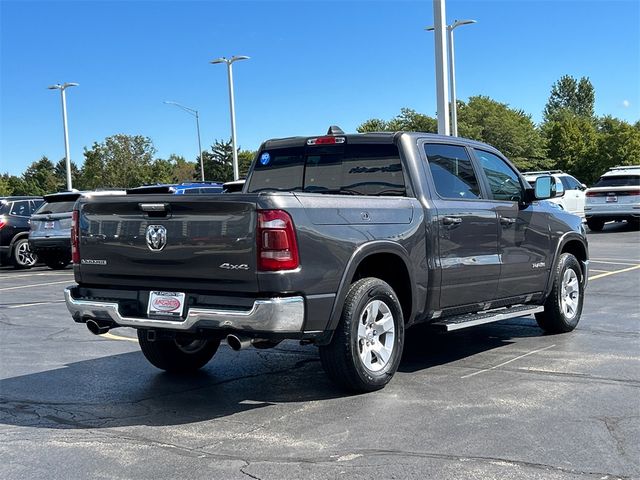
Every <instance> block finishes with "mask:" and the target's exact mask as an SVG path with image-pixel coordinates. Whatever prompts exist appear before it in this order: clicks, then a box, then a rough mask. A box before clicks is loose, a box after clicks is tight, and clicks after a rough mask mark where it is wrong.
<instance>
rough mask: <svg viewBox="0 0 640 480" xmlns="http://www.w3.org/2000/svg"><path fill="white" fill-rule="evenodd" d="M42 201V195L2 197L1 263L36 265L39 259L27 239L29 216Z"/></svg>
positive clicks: (0, 200)
mask: <svg viewBox="0 0 640 480" xmlns="http://www.w3.org/2000/svg"><path fill="white" fill-rule="evenodd" d="M42 202H43V200H42V198H40V197H0V264H2V265H5V264H8V263H11V264H13V266H14V267H16V268H31V267H32V266H33V265H35V263H36V261H37V259H36V256H35V255H34V254H33V252H31V249H30V248H29V243H28V241H27V237H28V235H29V218H30V217H31V215H32V214H33V212H35V211H36V210H37V208H38V207H39V206H40V205H42Z"/></svg>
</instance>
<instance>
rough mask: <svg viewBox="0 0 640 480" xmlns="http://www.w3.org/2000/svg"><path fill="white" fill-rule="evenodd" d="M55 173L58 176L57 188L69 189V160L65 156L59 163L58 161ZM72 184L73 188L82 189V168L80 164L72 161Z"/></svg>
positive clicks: (54, 169)
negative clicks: (79, 167) (79, 166)
mask: <svg viewBox="0 0 640 480" xmlns="http://www.w3.org/2000/svg"><path fill="white" fill-rule="evenodd" d="M53 173H54V175H55V177H56V184H57V190H66V189H67V162H66V161H65V159H64V158H62V159H60V161H59V162H58V163H56V165H55V167H54V168H53ZM71 184H72V186H73V188H75V189H78V190H82V188H83V187H82V185H81V180H80V169H78V166H77V165H76V164H75V162H73V160H72V161H71Z"/></svg>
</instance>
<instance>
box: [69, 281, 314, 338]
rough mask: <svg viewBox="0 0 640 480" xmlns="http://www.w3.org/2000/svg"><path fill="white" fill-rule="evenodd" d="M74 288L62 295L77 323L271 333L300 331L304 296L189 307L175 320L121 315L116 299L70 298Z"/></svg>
mask: <svg viewBox="0 0 640 480" xmlns="http://www.w3.org/2000/svg"><path fill="white" fill-rule="evenodd" d="M75 288H76V287H75V286H70V287H67V288H65V290H64V298H65V301H66V304H67V308H68V309H69V312H71V315H72V316H73V319H74V320H75V321H76V322H80V323H85V322H86V321H87V320H92V319H93V320H108V319H110V320H111V321H113V322H114V323H116V324H117V325H118V326H121V327H133V328H159V329H166V330H182V331H186V330H195V329H197V328H208V329H233V330H239V331H243V330H244V331H258V332H274V333H300V332H302V327H303V324H304V314H305V307H304V298H302V297H300V296H298V297H276V298H268V299H261V300H256V301H254V302H253V307H252V308H251V309H250V310H223V309H215V308H202V307H197V308H190V309H189V311H188V313H187V318H186V319H184V320H180V321H175V320H169V319H167V320H155V319H152V318H136V317H123V316H122V315H120V311H119V308H118V304H117V303H114V302H101V301H95V300H83V299H78V298H74V297H73V292H74V290H75Z"/></svg>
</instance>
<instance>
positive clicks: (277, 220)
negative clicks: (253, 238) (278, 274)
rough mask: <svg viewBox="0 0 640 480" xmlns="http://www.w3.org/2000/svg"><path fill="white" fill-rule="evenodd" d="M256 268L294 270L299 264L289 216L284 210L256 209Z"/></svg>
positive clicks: (296, 244) (269, 270)
mask: <svg viewBox="0 0 640 480" xmlns="http://www.w3.org/2000/svg"><path fill="white" fill-rule="evenodd" d="M257 233H258V270H261V271H267V272H275V271H279V270H294V269H296V268H298V265H299V264H300V261H299V257H298V243H297V241H296V232H295V229H294V227H293V221H292V220H291V216H290V215H289V214H288V213H287V212H285V211H284V210H259V211H258V232H257Z"/></svg>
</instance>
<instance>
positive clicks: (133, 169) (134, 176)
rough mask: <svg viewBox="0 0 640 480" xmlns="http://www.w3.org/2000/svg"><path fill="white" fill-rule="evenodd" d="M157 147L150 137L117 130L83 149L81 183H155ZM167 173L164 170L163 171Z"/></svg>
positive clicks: (98, 185)
mask: <svg viewBox="0 0 640 480" xmlns="http://www.w3.org/2000/svg"><path fill="white" fill-rule="evenodd" d="M154 154H155V147H154V146H153V142H152V141H151V139H150V138H148V137H143V136H141V135H125V134H118V135H113V136H110V137H107V138H106V139H105V141H104V142H102V143H97V142H95V143H94V144H93V146H92V147H91V148H90V149H86V148H85V151H84V157H85V162H84V165H83V167H82V175H81V176H82V183H83V186H84V187H85V188H87V189H91V190H93V189H96V188H130V187H136V186H139V185H145V184H149V183H155V182H156V181H155V175H158V174H159V173H160V172H161V170H162V169H157V170H156V171H154V168H153V163H154V160H153V156H154ZM162 174H164V171H162Z"/></svg>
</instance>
